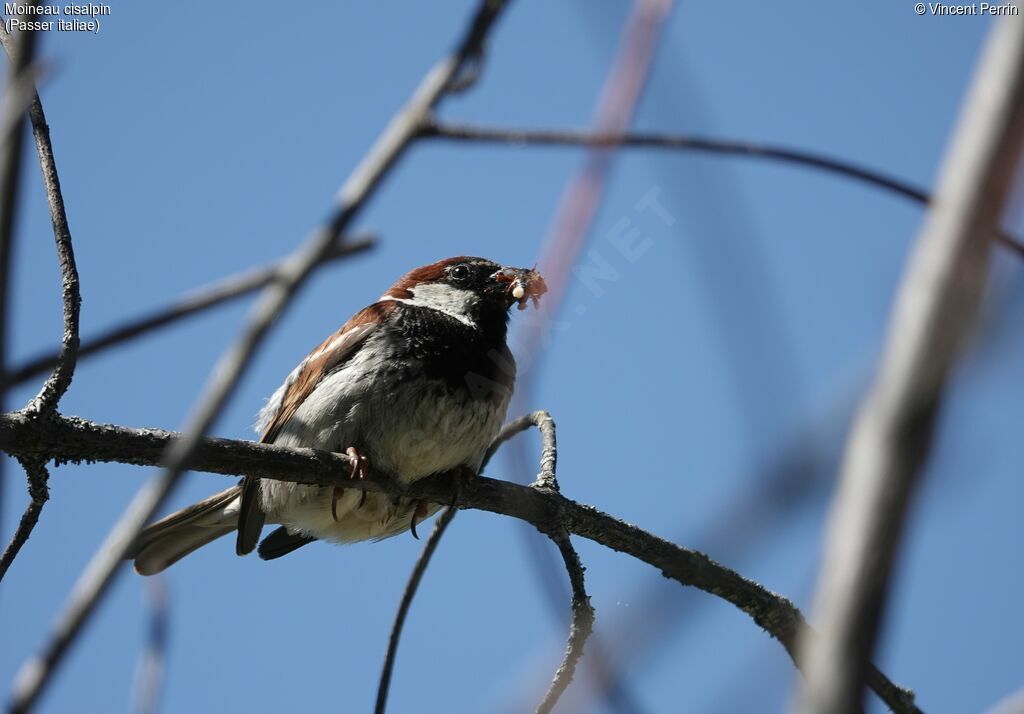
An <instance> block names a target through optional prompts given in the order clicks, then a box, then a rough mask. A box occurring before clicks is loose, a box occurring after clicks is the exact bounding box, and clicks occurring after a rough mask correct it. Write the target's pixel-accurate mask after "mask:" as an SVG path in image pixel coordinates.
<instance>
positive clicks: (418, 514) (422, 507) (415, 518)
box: [409, 500, 427, 540]
mask: <svg viewBox="0 0 1024 714" xmlns="http://www.w3.org/2000/svg"><path fill="white" fill-rule="evenodd" d="M426 517H427V502H426V501H422V500H421V501H416V507H415V508H414V509H413V511H412V523H410V524H409V530H410V531H411V532H412V537H413V538H415V539H416V540H419V539H420V536H419V534H418V533H416V525H417V524H418V523H420V522H422V521H423V519H424V518H426Z"/></svg>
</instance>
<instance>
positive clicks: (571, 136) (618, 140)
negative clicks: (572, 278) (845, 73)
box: [420, 121, 1024, 258]
mask: <svg viewBox="0 0 1024 714" xmlns="http://www.w3.org/2000/svg"><path fill="white" fill-rule="evenodd" d="M420 135H421V136H422V137H423V138H425V139H441V140H447V141H456V142H471V143H481V144H498V145H506V146H513V147H519V146H582V147H590V148H611V147H617V148H624V149H626V148H630V149H642V148H649V149H666V150H673V151H692V152H696V153H704V154H714V155H723V156H748V157H751V158H756V159H765V160H768V161H779V162H782V163H786V164H794V165H797V166H806V167H808V168H812V169H818V170H820V171H825V172H828V173H832V174H836V175H837V176H842V177H845V178H848V179H851V180H854V181H859V182H861V183H865V184H868V185H870V186H875V187H877V188H880V189H882V190H884V191H888V192H890V193H893V194H896V195H897V196H902V197H903V198H906V199H909V200H911V201H914V202H915V203H920V204H927V203H930V202H931V200H932V199H931V196H930V195H929V194H928V192H927V191H925V190H924V189H922V188H920V187H917V186H914V185H913V184H911V183H908V182H907V181H903V180H901V179H898V178H896V177H894V176H890V175H888V174H885V173H883V172H881V171H876V170H874V169H870V168H867V167H865V166H859V165H857V164H855V163H852V162H850V161H846V160H844V159H838V158H833V157H831V156H825V155H823V154H818V153H815V152H813V151H805V150H803V149H796V148H791V147H787V146H777V145H774V144H763V143H758V142H752V141H735V140H730V139H712V138H709V137H702V136H690V135H687V134H666V133H660V132H629V133H615V132H611V133H609V132H600V131H590V130H586V129H522V128H506V127H494V126H481V125H474V124H461V123H460V124H453V123H439V122H436V121H435V122H431V123H430V124H428V125H427V126H425V127H423V130H422V132H421V133H420ZM996 240H998V241H999V243H1001V244H1002V245H1003V246H1004V247H1005V248H1007V249H1009V250H1010V251H1012V252H1013V253H1015V254H1016V255H1017V256H1018V257H1021V258H1024V243H1022V242H1021V241H1020V240H1018V239H1017V238H1015V237H1013V236H1011V235H1008V234H1006V233H1004V232H1002V231H998V232H997V234H996Z"/></svg>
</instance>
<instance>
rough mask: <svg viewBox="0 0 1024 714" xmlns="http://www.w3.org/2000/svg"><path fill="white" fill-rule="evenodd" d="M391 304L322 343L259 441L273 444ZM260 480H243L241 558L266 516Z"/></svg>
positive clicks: (367, 312) (358, 317)
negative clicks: (303, 405) (260, 491)
mask: <svg viewBox="0 0 1024 714" xmlns="http://www.w3.org/2000/svg"><path fill="white" fill-rule="evenodd" d="M394 308H395V304H394V303H392V302H378V303H374V304H373V305H370V306H369V307H366V308H364V309H362V310H360V311H359V312H357V313H356V314H355V315H353V316H352V318H351V319H350V320H349V321H348V322H346V323H345V324H344V325H342V326H341V329H339V330H338V331H337V332H335V333H334V334H332V335H331V336H330V337H328V338H327V339H326V340H324V341H323V342H321V343H320V344H319V345H318V346H317V347H316V348H315V349H314V350H313V351H312V352H310V353H309V355H308V356H307V357H306V359H304V360H303V361H302V365H301V366H300V368H299V369H298V370H297V371H296V373H295V376H294V379H292V380H291V383H290V384H289V385H288V386H287V388H286V389H285V392H284V394H283V395H282V397H281V403H280V406H279V407H278V409H277V413H276V414H275V415H274V417H273V419H271V421H270V422H269V423H268V424H267V426H266V428H265V429H264V430H263V434H262V435H261V436H260V441H261V442H263V443H266V444H272V443H274V441H275V440H276V439H277V436H278V434H280V432H281V429H282V428H283V427H284V425H285V424H287V423H288V420H289V419H291V418H292V416H294V415H295V412H296V410H298V408H299V406H300V405H301V404H302V402H304V401H305V400H306V398H307V397H309V395H310V394H312V392H313V390H314V389H316V386H317V384H319V383H320V380H322V379H323V378H324V377H325V376H327V375H328V374H330V372H331V371H332V370H333V369H335V368H337V367H338V366H339V365H340V364H342V363H343V362H344V361H345V360H346V359H348V357H349V356H351V355H352V353H353V352H354V351H355V349H356V348H357V347H358V346H359V345H360V344H362V342H363V340H365V339H366V337H367V336H368V335H369V334H370V332H372V331H373V329H374V327H376V326H377V324H378V323H380V321H381V320H383V319H384V318H385V317H387V315H389V314H390V313H391V311H392V310H394ZM259 489H260V485H259V479H257V478H253V477H250V476H246V477H245V479H244V480H243V481H242V502H241V508H240V509H239V512H238V538H237V540H236V541H235V551H236V552H237V553H238V554H239V555H246V554H247V553H251V552H252V551H253V549H254V548H255V547H256V543H257V541H259V538H260V533H261V531H262V530H263V524H264V522H265V521H266V515H265V514H264V513H263V509H262V508H261V507H260V498H259Z"/></svg>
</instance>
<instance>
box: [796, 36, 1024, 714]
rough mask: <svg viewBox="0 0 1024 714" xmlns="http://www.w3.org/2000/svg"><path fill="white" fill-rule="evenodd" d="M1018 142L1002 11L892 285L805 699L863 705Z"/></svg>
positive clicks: (847, 459) (1022, 46)
mask: <svg viewBox="0 0 1024 714" xmlns="http://www.w3.org/2000/svg"><path fill="white" fill-rule="evenodd" d="M1022 146H1024V19H1022V18H1019V17H1011V18H1005V20H1001V21H1000V22H999V23H998V24H997V25H996V28H995V30H994V32H993V34H992V36H991V39H990V40H989V42H988V43H987V47H986V50H985V52H984V54H983V57H982V60H981V62H980V64H979V66H978V68H977V69H976V71H975V75H974V81H973V84H972V87H971V91H970V94H969V96H968V98H967V100H966V102H965V104H964V109H963V110H962V114H961V118H960V121H959V123H958V127H957V130H956V132H955V134H954V138H953V140H952V142H951V144H950V148H949V149H948V152H947V156H946V159H945V161H944V162H943V167H942V172H941V174H940V178H939V184H938V190H937V192H936V200H935V201H934V202H933V204H932V206H931V208H930V210H929V212H928V215H927V218H926V221H925V224H924V226H923V228H922V230H921V234H920V237H919V239H918V242H917V245H916V247H915V249H914V252H913V254H912V255H911V258H910V261H909V263H908V265H907V269H906V272H905V274H904V277H903V281H902V284H901V286H900V290H899V294H898V296H897V299H896V304H895V307H894V310H893V315H892V317H891V320H890V324H889V333H888V338H887V344H886V348H885V352H884V355H883V357H882V362H881V365H880V368H879V371H878V376H877V378H876V381H875V384H874V385H873V387H872V388H871V390H870V391H869V393H868V395H867V397H866V398H865V400H864V402H863V404H862V405H861V409H860V413H859V414H858V416H857V419H856V420H855V423H854V426H853V429H852V430H851V433H850V436H849V439H848V441H847V446H846V453H845V456H844V459H843V467H842V470H841V476H840V482H839V490H838V493H837V494H836V497H835V500H834V501H833V506H832V516H831V518H830V520H829V524H828V529H827V539H826V545H825V549H824V553H823V556H822V572H821V575H820V579H819V581H818V586H817V592H816V595H815V600H814V602H815V613H816V614H817V615H818V619H819V621H820V623H821V636H817V637H814V638H812V639H810V640H809V641H808V642H806V643H804V646H802V647H801V659H802V660H803V661H805V662H806V664H807V680H806V683H805V687H804V691H803V692H802V697H801V704H802V710H803V711H807V712H816V713H820V714H842V713H844V712H856V711H860V710H861V708H862V700H863V686H864V679H865V673H866V670H867V663H868V661H869V658H870V656H871V652H872V650H873V648H874V644H875V637H876V634H877V632H878V628H879V625H880V623H881V619H882V614H883V611H884V607H885V597H886V591H887V589H888V584H889V577H890V573H891V571H892V568H893V562H894V560H895V557H896V551H897V548H898V546H899V544H900V541H901V536H902V533H903V527H904V521H905V519H906V514H907V507H908V504H909V502H910V497H911V493H912V491H913V488H914V486H915V483H916V482H917V480H918V478H919V474H920V472H921V469H922V467H923V465H924V463H925V460H926V458H927V456H928V452H929V448H930V445H931V441H932V438H933V433H934V426H935V422H936V418H937V416H938V414H939V408H940V404H941V402H942V394H943V389H944V387H945V383H946V380H947V379H948V377H949V373H950V370H951V369H952V367H953V364H954V363H955V361H956V357H957V355H958V353H959V348H960V346H961V343H962V342H963V340H964V338H965V336H966V334H967V331H968V330H969V329H970V325H971V320H972V318H973V317H974V315H975V313H976V312H977V306H978V304H979V302H980V300H981V296H982V292H983V289H984V285H985V276H986V272H987V268H988V261H989V257H990V250H991V244H992V236H993V235H994V234H995V232H996V231H997V230H998V228H999V224H1000V221H1001V218H1002V209H1003V206H1004V202H1005V201H1006V199H1007V197H1008V195H1009V192H1010V186H1011V183H1012V181H1013V175H1014V169H1015V167H1016V165H1017V161H1018V158H1019V156H1020V152H1021V148H1022Z"/></svg>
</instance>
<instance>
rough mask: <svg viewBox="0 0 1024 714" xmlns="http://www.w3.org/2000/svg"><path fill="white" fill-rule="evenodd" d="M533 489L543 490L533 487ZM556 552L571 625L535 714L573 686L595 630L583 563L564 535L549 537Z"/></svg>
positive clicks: (540, 713) (550, 708)
mask: <svg viewBox="0 0 1024 714" xmlns="http://www.w3.org/2000/svg"><path fill="white" fill-rule="evenodd" d="M532 488H543V486H540V485H539V484H537V483H535V484H534V485H533V486H532ZM548 537H549V538H551V540H552V541H554V543H555V545H557V546H558V552H559V553H561V554H562V561H563V562H564V563H565V570H566V572H568V573H569V583H570V585H571V586H572V621H571V622H570V624H569V641H568V643H567V644H566V646H565V656H564V657H563V658H562V664H561V665H559V667H558V671H556V672H555V678H554V680H553V681H552V682H551V688H550V689H548V693H547V694H545V695H544V699H543V701H541V703H540V706H538V707H537V714H549V713H550V712H551V711H553V710H554V708H555V705H556V704H557V703H558V698H559V697H561V696H562V693H563V692H564V691H565V690H566V688H567V687H568V686H569V684H570V683H571V682H572V678H573V675H574V674H575V673H576V664H577V663H578V662H579V661H580V658H581V657H583V647H584V645H585V644H586V642H587V638H588V637H590V634H591V633H592V632H593V630H594V608H593V606H592V605H591V604H590V596H589V595H587V589H586V586H585V583H584V580H583V571H584V570H585V568H584V567H583V563H581V562H580V556H579V554H578V553H577V552H576V549H575V548H573V547H572V542H571V541H570V540H569V535H568V534H567V533H565V532H564V531H562V532H560V533H552V534H549V535H548Z"/></svg>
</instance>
